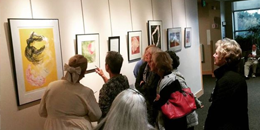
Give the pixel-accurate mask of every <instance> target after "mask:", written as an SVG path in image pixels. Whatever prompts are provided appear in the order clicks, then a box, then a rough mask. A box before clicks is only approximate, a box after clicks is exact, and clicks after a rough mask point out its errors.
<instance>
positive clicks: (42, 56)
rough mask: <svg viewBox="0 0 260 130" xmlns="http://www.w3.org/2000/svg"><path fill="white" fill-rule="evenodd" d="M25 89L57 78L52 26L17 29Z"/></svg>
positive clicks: (39, 85)
mask: <svg viewBox="0 0 260 130" xmlns="http://www.w3.org/2000/svg"><path fill="white" fill-rule="evenodd" d="M19 36H20V43H21V52H22V54H21V56H22V65H23V77H24V81H25V91H26V92H29V91H33V90H36V89H40V88H43V87H46V86H47V85H48V84H49V83H50V82H52V81H54V80H57V79H58V74H57V65H56V54H55V46H54V35H53V29H52V28H38V29H19Z"/></svg>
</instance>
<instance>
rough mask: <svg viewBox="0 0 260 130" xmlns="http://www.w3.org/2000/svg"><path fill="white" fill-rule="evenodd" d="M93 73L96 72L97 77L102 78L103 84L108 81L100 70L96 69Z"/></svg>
mask: <svg viewBox="0 0 260 130" xmlns="http://www.w3.org/2000/svg"><path fill="white" fill-rule="evenodd" d="M95 71H96V73H98V75H100V76H101V77H102V78H103V80H104V82H105V83H106V82H107V81H108V78H107V77H106V76H105V75H104V72H103V70H102V69H100V68H98V67H97V68H96V69H95Z"/></svg>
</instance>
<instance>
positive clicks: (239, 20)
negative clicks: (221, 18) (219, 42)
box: [233, 0, 260, 36]
mask: <svg viewBox="0 0 260 130" xmlns="http://www.w3.org/2000/svg"><path fill="white" fill-rule="evenodd" d="M233 18H234V36H237V35H240V36H246V35H247V32H248V28H249V27H254V26H257V25H260V2H259V0H250V1H238V2H233Z"/></svg>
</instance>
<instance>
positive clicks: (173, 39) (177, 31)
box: [167, 27, 182, 52]
mask: <svg viewBox="0 0 260 130" xmlns="http://www.w3.org/2000/svg"><path fill="white" fill-rule="evenodd" d="M181 48H182V32H181V27H176V28H168V29H167V49H168V50H170V51H174V52H177V51H181Z"/></svg>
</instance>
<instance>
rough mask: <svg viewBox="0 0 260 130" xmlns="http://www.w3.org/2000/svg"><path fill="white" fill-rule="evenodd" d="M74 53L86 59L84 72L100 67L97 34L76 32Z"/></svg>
mask: <svg viewBox="0 0 260 130" xmlns="http://www.w3.org/2000/svg"><path fill="white" fill-rule="evenodd" d="M76 53H77V54H81V55H83V56H84V57H85V58H86V59H87V60H88V68H87V72H86V73H90V72H94V71H95V69H96V67H100V60H99V59H100V57H99V55H100V52H99V34H98V33H93V34H76Z"/></svg>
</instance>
